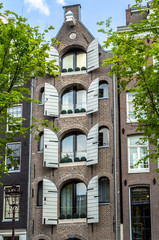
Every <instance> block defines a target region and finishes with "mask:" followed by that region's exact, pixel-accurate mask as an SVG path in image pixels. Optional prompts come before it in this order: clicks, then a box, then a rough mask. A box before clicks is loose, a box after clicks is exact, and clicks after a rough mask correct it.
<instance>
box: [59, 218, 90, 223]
mask: <svg viewBox="0 0 159 240" xmlns="http://www.w3.org/2000/svg"><path fill="white" fill-rule="evenodd" d="M58 223H59V224H66V223H67V224H72V223H86V218H77V219H59V222H58Z"/></svg>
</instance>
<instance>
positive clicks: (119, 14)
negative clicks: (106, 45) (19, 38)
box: [0, 0, 135, 45]
mask: <svg viewBox="0 0 159 240" xmlns="http://www.w3.org/2000/svg"><path fill="white" fill-rule="evenodd" d="M0 2H2V3H3V6H4V9H3V12H4V10H6V9H8V10H11V11H14V12H16V13H18V14H19V15H21V16H23V17H26V18H27V19H28V22H29V24H30V25H31V26H40V31H42V30H43V29H45V28H47V27H49V25H53V26H54V27H55V30H54V31H52V36H53V37H55V36H56V34H57V32H58V30H59V29H60V27H61V25H62V23H63V21H64V11H63V6H66V5H72V4H81V19H82V22H83V23H84V24H85V26H86V27H87V28H88V29H89V31H90V32H91V33H92V34H93V36H94V37H96V38H98V39H99V42H100V44H101V45H102V42H103V41H104V39H105V36H104V35H103V34H102V33H98V32H97V29H98V26H97V24H96V23H97V22H98V21H102V20H106V19H107V18H108V17H112V27H113V29H114V30H116V28H117V26H123V25H125V21H126V20H125V9H127V8H128V4H130V5H131V6H132V5H133V4H134V2H135V0H0ZM50 38H51V35H48V36H47V40H49V39H50Z"/></svg>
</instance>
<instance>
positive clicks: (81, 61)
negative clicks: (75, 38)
mask: <svg viewBox="0 0 159 240" xmlns="http://www.w3.org/2000/svg"><path fill="white" fill-rule="evenodd" d="M76 57H77V64H76V67H79V68H81V67H86V53H77V55H76Z"/></svg>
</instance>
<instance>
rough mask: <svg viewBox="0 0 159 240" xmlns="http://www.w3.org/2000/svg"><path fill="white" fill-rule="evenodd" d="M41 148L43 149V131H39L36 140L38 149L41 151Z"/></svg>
mask: <svg viewBox="0 0 159 240" xmlns="http://www.w3.org/2000/svg"><path fill="white" fill-rule="evenodd" d="M43 150H44V132H40V133H39V141H38V151H40V152H42V151H43Z"/></svg>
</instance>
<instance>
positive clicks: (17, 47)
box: [0, 3, 58, 176]
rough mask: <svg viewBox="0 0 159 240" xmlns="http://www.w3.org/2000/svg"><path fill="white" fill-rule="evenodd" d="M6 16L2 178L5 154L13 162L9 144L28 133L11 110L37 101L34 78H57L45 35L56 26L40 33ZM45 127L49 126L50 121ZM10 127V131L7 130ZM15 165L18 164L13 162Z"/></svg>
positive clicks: (0, 106) (1, 63) (0, 90)
mask: <svg viewBox="0 0 159 240" xmlns="http://www.w3.org/2000/svg"><path fill="white" fill-rule="evenodd" d="M2 8H3V5H2V3H0V9H1V10H2ZM4 14H5V15H2V14H1V18H2V20H0V136H1V138H0V176H1V175H2V173H4V172H6V173H7V172H8V171H7V169H6V166H5V162H4V161H3V157H4V154H7V155H10V158H11V160H14V159H13V157H12V156H11V155H12V154H11V153H12V152H11V150H10V149H8V150H7V148H6V144H7V143H9V142H12V141H14V139H15V137H16V136H19V135H22V136H24V135H25V133H26V132H27V131H29V129H28V128H25V127H23V124H22V123H23V121H25V119H23V118H14V117H13V116H12V115H11V114H10V113H9V111H8V109H10V108H11V107H13V106H14V105H17V104H19V103H22V102H24V101H26V102H31V101H34V100H33V99H31V98H30V90H29V88H28V83H29V81H30V80H31V78H32V76H33V75H34V76H40V77H43V76H44V75H45V74H46V72H47V73H49V74H50V75H53V76H54V77H56V75H57V74H58V66H57V65H56V64H55V61H54V60H52V61H49V62H47V58H48V57H49V55H48V53H47V51H49V49H50V43H49V42H48V41H46V40H45V34H46V33H47V32H48V31H49V30H51V29H53V27H52V26H50V27H49V28H48V29H46V30H45V31H44V33H40V32H39V28H38V27H31V26H30V25H29V24H28V23H27V19H26V18H22V17H21V16H18V15H17V14H16V13H14V12H11V11H5V13H4ZM10 15H11V16H12V17H11V18H9V16H10ZM4 16H6V17H7V18H6V19H7V24H5V22H4V21H3V19H4V18H3V17H4ZM13 17H14V19H13ZM51 41H52V42H51V45H53V44H56V43H57V42H56V39H55V38H53V39H52V40H51ZM35 102H36V101H35ZM38 123H39V122H38ZM42 124H46V125H48V122H42ZM7 126H8V128H9V130H11V131H6V129H7ZM54 130H56V129H54ZM13 164H16V163H14V161H13Z"/></svg>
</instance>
